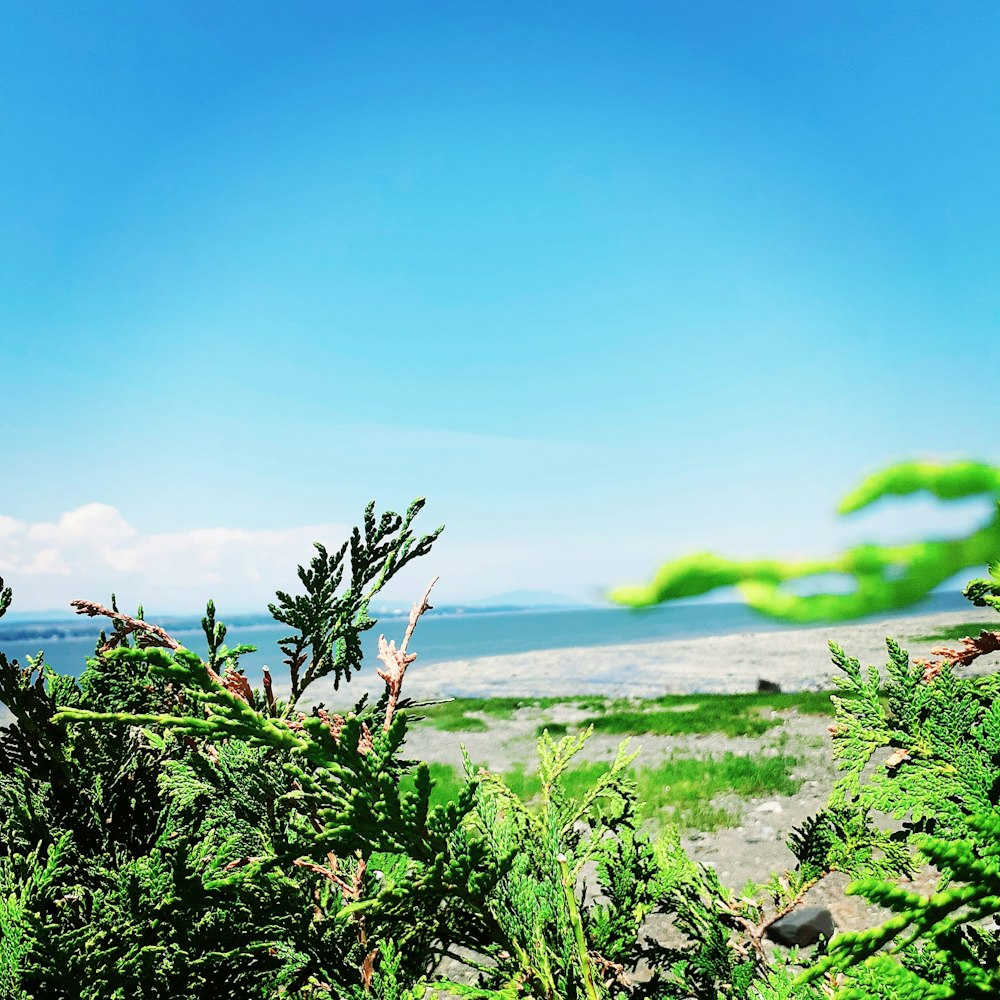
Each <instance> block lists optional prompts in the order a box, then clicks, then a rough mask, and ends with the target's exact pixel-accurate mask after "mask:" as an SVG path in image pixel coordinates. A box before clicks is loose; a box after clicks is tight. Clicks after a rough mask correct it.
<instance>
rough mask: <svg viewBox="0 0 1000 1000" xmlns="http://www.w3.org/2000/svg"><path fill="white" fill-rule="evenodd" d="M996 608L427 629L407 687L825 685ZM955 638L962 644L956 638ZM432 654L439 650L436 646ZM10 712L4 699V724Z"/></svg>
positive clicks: (428, 690) (983, 667) (492, 691)
mask: <svg viewBox="0 0 1000 1000" xmlns="http://www.w3.org/2000/svg"><path fill="white" fill-rule="evenodd" d="M990 614H991V613H990V611H989V609H977V608H973V607H971V606H970V608H969V610H968V611H952V612H940V613H935V614H929V615H923V616H919V617H909V618H899V617H896V618H892V617H886V618H885V619H883V620H880V621H876V622H866V623H864V624H839V625H837V624H835V625H826V626H823V627H821V628H803V629H795V630H790V631H780V632H749V633H741V634H734V635H722V636H703V637H701V638H697V639H669V640H662V641H655V642H640V643H629V644H623V645H614V646H580V647H568V648H565V649H547V650H537V651H533V652H528V653H516V654H510V655H504V656H484V657H476V658H469V659H461V660H449V661H444V662H439V663H430V664H427V665H423V664H421V662H420V657H419V654H420V652H421V643H420V629H419V627H418V629H417V631H416V633H415V635H414V639H413V641H412V643H411V647H410V648H411V650H413V651H415V652H416V653H417V654H418V658H417V660H416V661H415V662H414V663H413V665H412V666H411V667H410V668H409V670H408V672H407V676H406V681H405V684H404V688H403V690H404V694H405V695H407V696H408V697H410V698H415V699H421V700H423V699H429V698H453V697H482V698H488V697H497V696H515V697H547V696H551V697H563V696H566V697H570V696H573V695H579V694H597V695H606V696H609V697H655V696H656V695H660V694H687V693H693V692H716V693H738V692H742V691H755V690H757V684H758V681H760V680H767V681H771V682H772V683H774V684H778V685H780V686H781V689H782V690H783V691H802V690H823V689H828V688H830V687H831V686H832V684H831V678H832V677H833V675H834V674H835V673H836V672H837V671H836V669H835V668H834V667H833V665H832V663H831V662H830V652H829V649H828V646H827V643H828V642H829V641H830V640H831V639H832V640H834V641H835V642H837V643H838V644H839V645H840V646H842V647H843V648H844V650H845V651H846V652H847V653H848V654H849V655H851V656H855V657H857V658H858V659H859V660H861V662H862V664H869V663H874V664H878V665H883V664H884V663H885V661H886V651H885V638H886V636H893V637H894V638H896V639H898V640H899V641H900V642H901V644H902V645H903V648H904V649H907V650H908V651H909V653H910V655H911V656H928V655H930V650H931V648H932V647H933V646H934V645H936V644H935V643H927V642H924V643H916V642H910V641H909V640H908V637H909V636H913V635H923V634H926V633H929V632H933V631H935V630H936V629H940V628H942V627H943V626H948V625H957V624H960V623H963V622H970V621H975V620H983V621H988V620H989V618H990ZM950 645H952V646H954V645H957V643H955V642H951V643H950ZM427 652H428V653H430V652H431V651H429V650H428V651H427ZM995 660H996V658H995V657H983V658H982V659H980V660H978V661H977V662H976V664H974V665H973V667H972V668H970V669H972V670H978V671H981V672H987V671H990V670H993V669H996V666H995ZM376 666H377V664H376V663H374V662H373V663H370V664H368V665H367V668H366V669H365V670H364V671H363V672H362V674H361V675H360V676H358V677H356V678H355V679H354V680H352V682H351V683H350V684H349V685H347V687H346V688H344V687H342V688H341V690H340V691H335V690H334V688H333V684H332V683H325V682H319V683H317V684H315V685H313V687H312V688H311V689H310V692H309V694H310V696H311V697H310V699H309V700H312V701H323V702H326V703H327V704H331V705H338V704H342V703H345V702H353V701H355V700H357V698H359V697H360V696H361V694H362V693H363V692H364V691H365V690H368V691H370V692H371V693H373V694H376V693H378V692H380V691H381V687H382V684H381V681H380V680H379V679H378V677H377V676H376V674H375V669H376ZM281 680H282V671H281V670H280V669H278V670H275V682H276V683H275V687H276V688H277V689H278V690H279V691H280V690H281V688H282V684H281ZM7 718H8V713H7V712H6V710H5V709H4V708H3V706H0V724H3V723H4V721H5V720H6V719H7Z"/></svg>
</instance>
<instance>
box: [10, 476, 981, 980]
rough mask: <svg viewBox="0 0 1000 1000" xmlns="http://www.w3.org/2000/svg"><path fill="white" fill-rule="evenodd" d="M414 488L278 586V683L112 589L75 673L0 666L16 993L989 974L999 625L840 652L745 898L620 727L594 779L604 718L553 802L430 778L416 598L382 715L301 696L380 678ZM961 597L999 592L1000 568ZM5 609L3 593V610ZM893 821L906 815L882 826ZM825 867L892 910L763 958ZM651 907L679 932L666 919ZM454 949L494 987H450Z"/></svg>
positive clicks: (394, 658) (88, 607)
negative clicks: (799, 807) (830, 771)
mask: <svg viewBox="0 0 1000 1000" xmlns="http://www.w3.org/2000/svg"><path fill="white" fill-rule="evenodd" d="M942 489H943V487H942ZM421 505H422V502H417V503H415V504H414V505H412V506H411V508H410V510H409V511H408V512H407V514H406V516H405V517H399V516H398V515H395V514H391V513H389V514H385V515H383V516H382V517H381V518H380V519H378V520H377V521H376V518H375V515H374V510H373V507H369V508H368V510H367V511H366V512H365V518H364V525H363V529H356V530H355V531H354V533H353V534H352V536H351V538H350V539H349V541H348V542H347V543H345V545H344V546H343V547H342V548H341V549H339V550H338V551H337V552H336V553H333V554H331V553H330V552H328V551H327V550H326V549H325V548H323V547H322V546H318V547H317V555H316V557H315V558H314V559H313V560H312V562H311V563H310V566H309V567H308V568H300V571H299V579H300V582H301V585H302V590H303V593H301V594H299V595H297V596H290V595H288V594H284V593H279V594H278V600H277V603H276V604H275V605H273V606H272V609H271V610H272V613H273V614H274V615H275V617H276V618H277V619H278V620H279V621H281V622H283V623H285V624H286V625H287V626H288V628H289V633H290V634H289V636H288V638H286V639H285V640H283V642H282V648H283V650H284V653H285V657H286V662H287V665H288V668H289V682H290V686H289V690H290V695H289V698H288V700H287V701H283V700H281V699H280V698H278V697H276V696H275V692H274V690H273V687H272V685H271V681H270V677H269V676H268V675H267V674H265V677H264V684H263V687H262V689H260V690H257V689H253V688H252V687H251V686H250V684H249V683H248V681H247V679H246V677H245V676H244V675H243V674H242V672H241V671H240V667H239V659H240V657H241V656H242V655H243V653H245V652H246V651H247V649H248V647H245V646H234V647H232V648H229V647H227V646H225V645H224V640H225V634H226V630H225V627H224V626H223V625H221V623H218V622H217V621H216V620H215V614H214V608H213V607H212V606H211V604H210V605H209V609H208V613H207V614H206V617H205V620H204V622H203V625H204V628H205V633H206V636H207V638H208V645H209V654H208V657H207V659H206V660H204V661H203V660H201V659H200V658H199V657H197V656H195V655H194V654H193V653H191V652H190V651H189V650H186V649H184V648H183V647H181V646H180V645H179V644H178V643H177V642H176V641H174V640H173V639H172V638H171V637H170V636H169V635H167V634H166V633H165V632H163V630H161V629H159V628H157V627H156V626H155V625H153V624H151V623H149V622H146V621H144V620H143V619H142V615H141V612H140V614H139V615H138V616H137V617H135V618H132V617H130V616H128V615H124V614H122V613H121V612H119V611H118V609H117V608H116V607H115V606H114V602H112V607H111V608H103V607H100V606H99V605H95V604H90V603H87V602H78V604H79V610H80V611H81V612H83V613H86V614H91V615H103V616H106V617H108V618H110V620H111V621H112V622H113V624H114V630H113V632H112V634H111V636H110V637H108V636H104V635H103V634H102V636H101V639H100V640H99V642H98V648H97V651H96V654H95V656H94V657H93V658H92V659H90V660H89V661H88V665H87V669H86V671H85V672H84V674H83V676H82V677H81V678H80V680H79V681H76V680H74V679H73V678H68V677H62V676H59V675H57V674H55V673H54V672H53V671H52V670H51V669H49V668H48V667H47V666H45V665H44V663H42V662H34V661H29V663H28V665H27V666H26V667H24V668H22V667H20V666H19V665H18V664H17V663H16V662H14V661H9V660H7V659H6V658H5V657H3V656H2V655H0V701H2V702H3V703H4V704H5V705H7V706H8V707H9V708H10V710H11V712H12V714H13V717H14V723H13V724H12V725H11V726H10V727H8V728H7V729H5V730H0V991H2V995H3V996H4V997H11V998H14V1000H34V998H44V1000H48V998H53V1000H63V998H65V1000H70V998H72V1000H76V998H80V1000H83V998H86V1000H97V998H106V997H111V998H123V1000H124V998H131V997H137V998H146V997H150V998H152V997H156V998H159V997H164V998H166V997H170V998H181V1000H185V998H194V997H199V998H203V997H220V998H226V997H233V998H236V997H240V998H249V997H261V998H271V997H275V998H276V997H298V998H306V997H311V998H315V997H330V996H334V997H349V998H352V1000H360V998H362V997H368V996H371V997H376V998H384V1000H391V998H400V1000H403V998H406V1000H417V998H419V997H422V996H424V995H426V994H427V993H428V991H431V992H450V993H458V994H460V995H465V996H470V997H483V998H486V997H495V998H500V997H503V998H507V1000H513V998H514V997H515V996H531V997H539V998H544V1000H564V998H565V1000H577V998H583V997H586V998H587V1000H605V998H608V1000H612V998H614V1000H624V998H626V997H629V998H646V997H649V998H654V997H655V998H706V1000H719V998H722V997H726V998H735V997H746V998H757V1000H779V998H791V997H795V998H796V1000H799V998H803V1000H814V998H815V1000H818V998H819V997H821V996H831V995H832V996H836V997H839V998H841V1000H846V998H849V997H850V998H853V997H878V998H886V1000H888V998H903V997H906V998H909V997H913V998H916V997H931V996H954V997H970V996H981V997H989V996H996V995H997V994H998V992H1000V975H998V973H997V969H998V959H1000V946H998V940H997V932H996V931H995V930H993V929H992V928H989V927H985V926H982V925H981V923H980V922H981V921H982V920H983V919H984V918H987V917H990V916H992V915H994V914H996V913H997V912H998V911H1000V851H998V849H997V843H998V841H1000V809H998V800H1000V792H998V789H1000V707H997V705H1000V701H998V699H997V695H998V694H1000V679H998V678H997V676H995V675H988V676H985V677H979V678H962V677H961V676H960V675H959V673H958V672H957V668H959V667H961V666H962V665H964V664H965V663H967V662H970V661H971V660H973V659H975V657H976V656H978V655H980V654H982V653H984V652H988V651H992V650H994V649H997V648H998V647H1000V635H998V634H997V633H992V632H986V633H984V634H983V635H981V636H980V637H979V639H977V640H972V639H969V640H967V641H965V642H964V643H963V647H962V649H960V650H958V651H956V652H955V653H954V654H953V655H951V654H949V655H945V656H944V658H943V659H942V660H941V661H938V662H934V663H910V661H909V659H908V657H907V656H906V654H905V653H904V652H903V651H902V650H901V649H900V648H899V647H898V646H897V645H896V644H895V643H893V642H892V641H891V640H890V642H889V653H890V658H889V665H888V668H887V678H886V683H885V686H884V689H883V687H882V681H883V678H882V676H881V674H880V672H879V671H878V670H877V669H875V668H870V669H869V670H868V671H863V670H862V669H861V667H860V665H859V664H858V663H857V662H856V661H854V660H852V659H850V658H849V657H848V656H846V654H844V653H843V652H842V651H841V650H840V649H839V648H838V647H836V646H833V647H832V649H833V653H834V658H835V662H836V663H837V664H838V666H839V667H840V668H841V670H842V672H843V677H842V678H841V679H840V683H839V689H840V693H839V694H838V696H837V697H836V717H835V721H834V752H835V756H836V758H837V760H838V763H839V764H840V767H841V769H842V771H843V776H842V777H841V778H840V779H839V780H838V782H837V784H836V786H835V788H834V790H833V793H832V795H831V798H830V801H829V803H828V806H827V808H826V809H825V810H823V811H822V812H821V813H819V814H818V815H817V816H815V817H813V818H811V819H810V820H809V821H808V822H806V823H805V824H804V825H803V826H802V828H800V829H799V830H796V831H795V832H794V833H793V834H792V836H791V838H790V847H791V848H792V850H793V853H794V855H795V857H796V859H797V864H796V866H795V868H794V869H792V870H790V871H788V872H785V873H782V874H776V875H774V876H772V877H771V878H770V880H769V881H768V882H767V883H765V884H764V885H760V886H753V885H751V886H747V887H746V888H745V889H744V890H743V891H742V892H740V893H734V892H731V891H730V890H729V889H727V888H726V887H724V886H722V885H721V884H720V883H719V881H718V879H717V878H716V876H715V874H714V872H713V870H712V869H710V868H707V867H703V866H700V865H698V864H696V863H695V862H694V861H692V860H691V859H690V858H688V857H687V856H686V855H685V853H684V852H683V851H682V850H681V848H680V846H679V843H678V839H677V835H676V832H672V831H670V830H668V831H667V832H666V833H665V834H664V836H662V837H661V838H660V839H658V840H657V841H655V842H651V841H650V840H649V838H648V837H646V836H645V835H644V834H643V832H642V830H641V816H642V810H643V805H642V801H641V800H642V795H643V794H646V795H649V794H650V793H649V790H648V789H646V790H645V792H644V793H642V792H640V791H638V790H637V787H636V782H637V780H638V781H639V784H640V786H642V784H643V782H644V780H645V779H643V778H642V774H643V772H642V771H639V772H638V775H639V776H638V778H637V777H636V775H635V773H634V771H633V769H632V766H631V765H632V763H633V761H634V755H631V754H629V753H628V752H627V748H626V745H625V744H622V746H621V747H620V748H619V751H618V754H617V756H616V758H615V760H614V761H613V762H611V763H610V764H608V765H602V766H600V767H597V766H594V767H590V766H588V767H587V768H585V769H577V768H576V766H575V763H574V758H575V757H576V755H577V754H578V752H579V751H580V749H581V747H582V745H583V742H584V740H585V739H586V736H587V734H586V733H581V734H577V735H572V736H566V737H564V738H563V739H561V740H559V741H558V742H555V741H554V740H553V739H551V738H550V737H549V736H548V735H547V734H546V735H543V737H542V738H541V740H540V741H539V763H538V779H537V780H538V786H537V788H538V790H537V795H532V790H531V789H530V788H528V787H523V788H522V789H521V793H522V794H520V795H519V794H518V793H517V792H516V790H515V789H514V788H512V787H511V783H513V779H511V783H508V782H507V781H505V780H504V779H503V778H501V777H499V776H497V775H493V774H490V773H488V772H484V771H478V770H476V769H475V768H474V767H473V765H472V764H471V763H470V762H469V761H468V760H467V761H466V775H465V780H464V781H463V782H461V783H460V784H459V783H456V784H453V785H452V787H450V788H448V787H445V781H444V778H445V777H446V775H445V772H443V771H440V770H439V771H437V777H438V780H439V782H440V786H439V787H438V788H437V789H436V790H435V788H434V787H433V775H432V771H431V769H430V768H428V767H427V766H426V765H414V764H412V763H410V762H408V761H406V760H405V758H404V756H403V751H404V744H405V738H406V732H407V724H408V716H410V715H412V714H419V712H420V708H419V707H418V706H413V705H411V704H409V703H408V702H406V701H405V699H403V698H402V694H401V691H402V685H403V679H404V675H405V670H406V666H407V664H408V663H409V662H410V660H411V659H412V655H413V654H412V653H410V652H409V649H408V645H409V642H410V638H411V636H412V633H413V629H414V627H415V625H416V623H417V621H418V619H419V618H420V615H421V614H422V613H423V611H425V610H426V609H427V607H428V604H427V594H426V593H425V595H424V597H423V598H422V599H421V600H420V601H418V602H417V604H416V605H415V606H414V609H413V612H412V614H411V619H410V624H409V626H408V628H407V630H406V634H405V636H404V638H403V640H402V642H401V644H400V647H399V648H397V647H396V646H395V644H394V643H386V642H385V641H384V640H381V641H380V648H379V658H380V660H381V661H382V667H381V668H380V669H379V676H380V677H382V679H383V680H384V682H385V692H384V694H383V695H382V697H381V698H380V699H379V700H378V701H377V702H376V703H375V704H370V703H369V702H368V701H367V700H366V699H362V700H361V701H360V702H358V703H357V704H356V706H355V708H354V710H353V711H351V712H348V713H346V714H345V715H344V716H343V717H341V716H338V715H331V714H330V713H329V712H328V711H327V710H326V709H325V708H323V707H322V706H321V705H315V706H312V707H311V708H309V709H308V710H305V709H304V708H303V707H302V706H304V705H305V701H304V699H303V696H304V695H305V694H306V692H307V691H308V690H309V688H310V687H311V685H312V684H314V683H315V682H316V681H318V680H320V679H322V678H324V677H330V678H331V679H332V680H333V682H334V684H335V686H337V685H339V684H340V683H346V682H348V681H350V679H351V677H352V676H353V675H354V674H356V672H357V671H358V669H359V668H360V667H361V666H362V664H361V645H360V635H361V633H362V632H363V631H365V630H367V629H369V628H371V627H372V626H373V625H374V624H375V623H374V621H373V620H372V619H371V618H370V616H369V615H368V607H369V602H370V601H371V599H372V597H373V596H374V595H375V594H376V593H377V592H378V591H379V589H380V588H381V587H382V586H383V585H384V584H385V583H386V582H388V580H389V579H391V578H392V576H393V575H394V574H395V573H396V572H397V571H398V570H399V569H400V568H402V567H403V566H404V565H405V564H406V563H408V562H409V561H410V560H411V559H412V558H414V557H416V556H418V555H422V554H423V553H425V552H426V551H428V550H429V548H430V546H431V544H432V542H433V540H434V538H435V537H436V534H437V533H436V532H435V533H432V534H431V535H428V536H425V537H423V538H420V539H415V538H414V536H413V535H412V532H411V523H412V520H413V517H414V516H415V515H416V513H417V512H418V511H419V509H420V507H421ZM428 591H429V588H428ZM966 593H967V596H968V597H969V598H970V599H971V600H972V601H973V602H974V603H975V604H977V605H978V606H980V607H986V606H990V607H993V608H994V609H1000V571H996V570H994V571H993V576H992V578H991V579H990V580H979V581H973V583H972V584H970V585H969V587H968V588H967V591H966ZM10 601H11V593H10V590H9V589H6V590H4V589H3V587H2V582H0V614H2V613H3V611H5V610H6V608H7V606H8V605H9V604H10ZM942 655H943V654H942ZM504 710H505V711H506V710H507V709H506V708H505V709H504ZM510 710H513V708H511V709H510ZM740 766H743V767H745V766H746V764H745V763H744V764H743V765H740ZM776 766H779V765H776ZM647 773H648V772H647ZM574 775H576V776H574ZM580 775H583V778H582V779H581V777H580ZM754 777H755V776H754V775H751V774H744V775H743V777H742V779H741V780H750V779H751V778H754ZM777 777H778V776H772V778H774V779H775V780H777ZM653 780H659V779H658V778H657V779H653ZM769 780H770V779H769ZM772 787H773V784H771V785H768V784H765V785H763V786H758V787H757V789H756V790H757V791H761V790H763V789H764V788H766V789H767V790H768V792H769V793H770V792H771V790H772ZM527 796H531V797H532V798H534V799H536V801H535V802H534V803H533V804H531V805H528V804H526V803H525V801H524V798H525V797H527ZM886 813H889V814H891V815H893V816H895V817H896V818H897V819H899V820H901V821H902V823H903V826H902V829H900V830H896V831H894V830H885V829H881V828H880V826H879V825H878V823H877V820H878V819H879V817H880V816H882V815H884V814H886ZM925 861H930V862H932V863H934V864H935V865H937V866H938V867H939V868H940V870H941V871H942V882H941V885H940V888H939V891H938V892H937V893H935V894H933V895H931V896H929V897H921V896H918V895H916V894H913V893H910V892H907V891H906V890H905V888H904V886H903V885H901V884H900V880H901V879H905V878H906V877H907V876H908V875H909V874H910V873H912V872H913V871H914V870H915V869H916V867H917V866H918V865H920V864H921V863H923V862H925ZM834 871H840V872H845V873H847V874H848V875H849V876H851V877H852V878H854V879H855V880H856V882H855V886H854V891H857V892H861V893H862V894H864V895H866V896H867V897H868V898H869V899H871V900H872V901H874V902H879V903H882V904H885V905H887V906H889V907H890V908H891V909H893V910H894V911H896V913H897V916H896V917H895V918H894V919H893V920H891V921H889V922H888V923H886V924H884V925H883V926H881V927H877V928H873V929H871V930H868V931H866V932H863V933H860V934H852V935H842V936H839V937H837V938H835V939H834V940H833V941H832V942H830V943H829V944H828V946H821V947H820V948H819V949H817V950H816V951H815V952H814V953H811V954H804V955H798V954H796V953H791V954H786V953H784V952H782V951H780V950H778V951H777V952H773V951H772V950H770V949H769V948H767V947H765V945H764V939H765V937H766V934H767V932H768V929H769V928H770V927H771V926H772V925H773V923H774V922H775V921H776V920H777V919H779V918H780V917H781V916H782V915H783V914H785V913H787V912H789V911H790V910H791V909H793V908H794V907H795V906H796V905H798V904H799V903H800V902H801V900H802V899H803V897H804V895H805V893H806V892H807V891H808V889H809V888H810V887H811V886H813V885H815V884H816V882H817V881H818V880H820V879H822V878H823V877H825V876H826V875H827V874H828V873H830V872H834ZM656 914H658V915H660V917H661V918H662V919H665V920H667V921H668V922H669V923H670V925H671V927H672V932H671V936H670V937H669V938H661V939H651V938H650V937H649V936H648V935H647V933H646V927H647V926H648V924H647V920H648V919H649V918H650V917H652V916H653V915H656ZM446 958H447V959H449V960H455V959H458V960H460V961H461V962H462V963H464V965H465V966H466V969H467V970H471V971H472V975H471V976H466V977H465V978H466V979H469V978H476V979H477V984H476V985H475V986H473V985H470V984H469V983H464V984H462V983H458V982H455V981H452V980H449V979H443V978H442V977H441V974H440V971H439V970H440V963H441V961H442V960H443V959H446Z"/></svg>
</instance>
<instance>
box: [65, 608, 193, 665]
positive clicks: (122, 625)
mask: <svg viewBox="0 0 1000 1000" xmlns="http://www.w3.org/2000/svg"><path fill="white" fill-rule="evenodd" d="M69 603H70V607H72V608H76V613H77V614H78V615H88V616H89V617H91V618H110V619H111V620H112V621H113V622H114V623H115V631H114V633H113V634H112V636H111V638H110V639H109V640H108V641H107V642H106V643H105V644H104V645H103V646H102V647H101V650H100V651H101V652H102V653H107V652H108V651H109V650H112V649H114V648H115V646H116V645H118V643H119V642H120V641H121V640H122V639H124V638H125V637H126V636H127V635H131V634H132V633H133V632H139V633H143V634H144V635H143V638H145V639H146V645H149V646H165V647H166V648H167V649H180V648H181V644H180V643H179V642H178V641H177V640H176V639H174V638H172V637H171V636H169V635H168V634H167V633H166V632H165V631H164V630H163V629H162V628H160V626H159V625H153V624H151V623H150V622H145V621H143V620H142V619H141V618H133V617H132V616H131V615H125V614H122V613H121V612H120V611H115V610H113V609H112V608H106V607H104V605H103V604H98V603H97V602H96V601H70V602H69ZM137 638H138V637H137ZM153 640H159V641H158V642H157V641H153Z"/></svg>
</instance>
